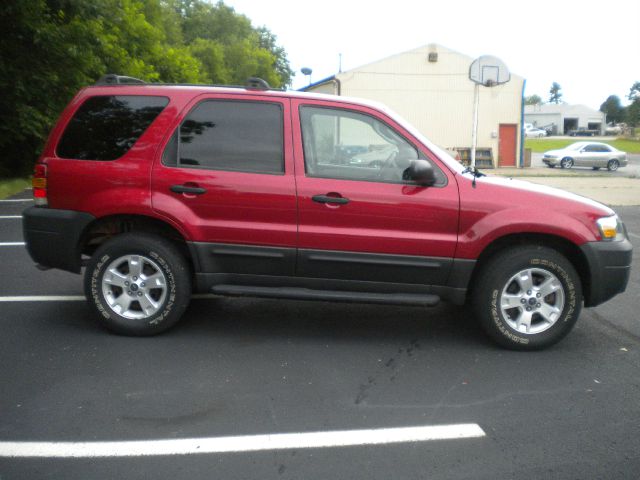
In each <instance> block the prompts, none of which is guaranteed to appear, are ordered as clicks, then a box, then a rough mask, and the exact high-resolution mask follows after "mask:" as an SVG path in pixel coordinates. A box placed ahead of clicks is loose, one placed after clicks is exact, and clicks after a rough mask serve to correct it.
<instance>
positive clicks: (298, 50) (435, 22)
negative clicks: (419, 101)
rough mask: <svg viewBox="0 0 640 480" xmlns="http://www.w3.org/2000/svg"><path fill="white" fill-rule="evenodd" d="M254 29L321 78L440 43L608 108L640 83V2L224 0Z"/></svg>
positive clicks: (542, 90) (544, 90)
mask: <svg viewBox="0 0 640 480" xmlns="http://www.w3.org/2000/svg"><path fill="white" fill-rule="evenodd" d="M225 3H226V4H227V5H230V6H232V7H233V8H235V10H236V11H237V12H239V13H242V14H245V15H246V16H248V17H249V18H250V19H251V20H252V22H253V24H254V25H255V26H260V25H265V26H267V27H268V28H269V29H270V30H271V31H272V32H273V33H274V34H275V35H277V37H278V41H279V43H280V45H282V46H283V47H284V48H285V49H286V51H287V53H288V56H289V61H290V63H291V66H292V67H293V69H294V70H296V72H297V75H296V78H295V81H294V84H293V86H294V88H299V87H301V86H303V85H305V84H306V83H307V82H308V79H307V78H306V77H304V75H302V74H301V73H300V69H301V68H302V67H310V68H312V69H313V74H312V80H313V81H316V80H320V79H321V78H324V77H327V76H330V75H333V74H334V73H336V72H337V71H338V64H339V54H342V67H343V70H348V69H350V68H354V67H357V66H360V65H364V64H367V63H370V62H373V61H376V60H378V59H381V58H384V57H387V56H389V55H394V54H396V53H400V52H403V51H406V50H412V49H414V48H417V47H419V46H422V45H426V44H428V43H438V44H441V45H443V46H445V47H447V48H451V49H453V50H456V51H458V52H460V53H464V54H465V55H468V56H470V57H473V58H475V57H478V56H480V55H494V56H497V57H499V58H501V59H502V60H503V61H504V62H505V63H506V64H507V66H508V67H509V69H510V70H511V71H512V72H513V73H516V74H518V75H521V76H523V77H525V78H526V79H527V89H526V94H527V95H531V94H533V93H537V94H538V95H540V96H541V97H542V98H543V100H547V99H548V96H549V93H548V92H549V88H550V87H551V83H552V82H554V81H555V82H558V83H559V84H560V85H561V86H562V92H563V94H564V97H563V99H564V100H565V101H566V102H568V103H582V104H585V105H588V106H590V107H592V108H599V106H600V104H601V103H602V102H604V100H605V99H606V98H607V97H608V96H609V95H618V96H619V97H620V98H621V100H622V101H623V103H625V102H626V99H625V98H624V97H625V96H626V95H627V94H628V93H629V89H630V87H631V85H632V84H633V83H634V82H636V81H640V27H639V24H638V21H639V19H640V0H616V1H615V2H602V1H599V2H595V1H593V0H581V1H580V0H555V1H549V0H536V1H535V2H522V1H505V0H485V1H477V0H475V1H471V0H448V1H447V0H445V1H438V2H434V1H429V0H425V1H422V2H416V1H408V0H395V1H393V2H372V1H359V0H356V1H345V0H342V1H336V0H323V1H318V2H303V1H300V0H297V1H293V0H271V1H269V2H264V1H259V0H225Z"/></svg>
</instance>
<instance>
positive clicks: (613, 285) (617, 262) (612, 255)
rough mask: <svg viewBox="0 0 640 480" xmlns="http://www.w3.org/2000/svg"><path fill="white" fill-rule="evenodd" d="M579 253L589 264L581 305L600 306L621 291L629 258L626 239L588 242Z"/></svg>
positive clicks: (629, 265)
mask: <svg viewBox="0 0 640 480" xmlns="http://www.w3.org/2000/svg"><path fill="white" fill-rule="evenodd" d="M580 249H581V250H582V253H583V254H584V256H585V257H586V258H587V262H588V264H589V279H588V280H589V285H588V289H587V291H586V292H585V293H586V296H585V301H584V304H585V306H586V307H595V306H596V305H600V304H601V303H604V302H606V301H607V300H609V299H611V298H612V297H614V296H615V295H617V294H619V293H622V292H624V291H625V289H626V288H627V283H628V282H629V274H630V273H631V257H632V254H633V247H632V245H631V242H630V241H629V240H628V239H625V240H623V241H622V242H588V243H585V244H584V245H582V246H581V247H580Z"/></svg>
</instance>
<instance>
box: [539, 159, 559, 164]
mask: <svg viewBox="0 0 640 480" xmlns="http://www.w3.org/2000/svg"><path fill="white" fill-rule="evenodd" d="M542 162H543V163H545V164H547V165H558V164H559V163H560V159H558V158H548V157H543V158H542Z"/></svg>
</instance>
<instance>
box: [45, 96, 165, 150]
mask: <svg viewBox="0 0 640 480" xmlns="http://www.w3.org/2000/svg"><path fill="white" fill-rule="evenodd" d="M168 103H169V99H168V98H167V97H153V96H146V95H105V96H95V97H90V98H88V99H87V100H86V101H85V102H84V103H83V104H82V105H81V106H80V108H78V110H77V111H76V113H75V114H74V115H73V118H72V119H71V120H70V121H69V124H68V125H67V127H66V128H65V131H64V133H63V134H62V137H61V138H60V141H59V142H58V147H57V148H56V153H57V155H58V156H59V157H62V158H71V159H77V160H116V159H118V158H120V157H121V156H123V155H124V154H125V153H127V152H128V151H129V149H130V148H131V147H133V145H134V144H135V143H136V141H137V140H138V138H140V136H141V135H142V134H143V133H144V132H145V131H146V130H147V128H149V125H151V123H152V122H153V121H154V120H155V119H156V117H157V116H158V115H159V114H160V112H162V110H163V109H164V108H165V107H166V106H167V104H168Z"/></svg>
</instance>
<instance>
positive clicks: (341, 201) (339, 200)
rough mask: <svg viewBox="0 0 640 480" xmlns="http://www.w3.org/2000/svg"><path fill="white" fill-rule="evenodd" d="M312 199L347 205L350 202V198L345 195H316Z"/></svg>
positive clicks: (319, 201)
mask: <svg viewBox="0 0 640 480" xmlns="http://www.w3.org/2000/svg"><path fill="white" fill-rule="evenodd" d="M311 200H313V201H314V202H318V203H334V204H336V205H345V204H347V203H349V199H348V198H344V197H330V196H329V195H314V196H313V197H311Z"/></svg>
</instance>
